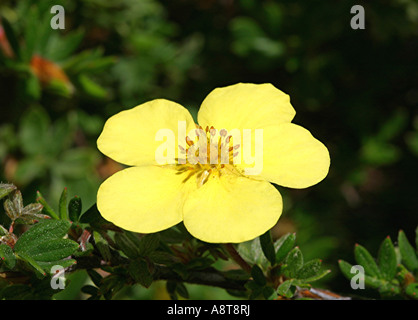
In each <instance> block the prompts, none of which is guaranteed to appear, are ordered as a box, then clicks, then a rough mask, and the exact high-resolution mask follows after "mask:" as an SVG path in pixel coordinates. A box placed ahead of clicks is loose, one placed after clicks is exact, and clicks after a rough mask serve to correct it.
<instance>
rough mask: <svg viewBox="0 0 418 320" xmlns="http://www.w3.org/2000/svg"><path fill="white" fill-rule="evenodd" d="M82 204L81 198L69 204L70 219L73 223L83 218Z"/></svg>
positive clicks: (74, 199)
mask: <svg viewBox="0 0 418 320" xmlns="http://www.w3.org/2000/svg"><path fill="white" fill-rule="evenodd" d="M81 209H82V202H81V198H80V197H77V196H76V197H74V198H72V199H71V200H70V202H69V203H68V217H69V218H70V220H71V221H78V220H79V218H80V216H81Z"/></svg>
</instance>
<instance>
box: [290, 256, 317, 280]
mask: <svg viewBox="0 0 418 320" xmlns="http://www.w3.org/2000/svg"><path fill="white" fill-rule="evenodd" d="M321 265H322V261H321V260H320V259H314V260H311V261H308V262H306V263H305V264H304V265H303V267H302V268H301V269H300V270H299V271H298V273H297V274H296V278H297V279H309V278H311V277H314V276H315V275H317V274H318V272H319V271H320V270H321Z"/></svg>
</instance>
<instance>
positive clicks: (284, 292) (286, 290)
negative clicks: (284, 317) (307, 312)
mask: <svg viewBox="0 0 418 320" xmlns="http://www.w3.org/2000/svg"><path fill="white" fill-rule="evenodd" d="M292 287H293V290H292ZM277 293H278V294H279V295H281V296H283V297H286V298H292V297H293V295H294V294H295V290H294V286H293V280H286V281H285V282H283V283H282V284H281V285H280V286H279V287H278V288H277Z"/></svg>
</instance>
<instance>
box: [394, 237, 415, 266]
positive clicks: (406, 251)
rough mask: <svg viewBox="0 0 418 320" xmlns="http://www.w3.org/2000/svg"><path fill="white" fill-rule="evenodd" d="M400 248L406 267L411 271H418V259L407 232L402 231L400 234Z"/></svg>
mask: <svg viewBox="0 0 418 320" xmlns="http://www.w3.org/2000/svg"><path fill="white" fill-rule="evenodd" d="M398 246H399V251H400V252H401V256H402V261H403V263H404V264H405V266H406V267H407V268H408V269H409V270H411V271H416V270H418V258H417V255H416V253H415V250H414V248H413V247H412V245H411V244H410V243H409V241H408V238H407V237H406V235H405V232H403V231H402V230H400V231H399V233H398Z"/></svg>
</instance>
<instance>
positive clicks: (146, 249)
mask: <svg viewBox="0 0 418 320" xmlns="http://www.w3.org/2000/svg"><path fill="white" fill-rule="evenodd" d="M127 236H128V237H129V238H130V239H131V241H132V242H134V243H135V244H137V242H135V241H134V239H132V236H135V237H136V235H135V234H132V233H130V234H129V235H127ZM136 239H138V238H136ZM159 244H160V236H159V235H158V233H151V234H147V235H145V236H143V237H142V239H141V241H139V244H138V250H139V254H140V255H141V256H148V255H149V254H150V253H151V252H153V251H155V250H156V249H157V248H158V246H159Z"/></svg>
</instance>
